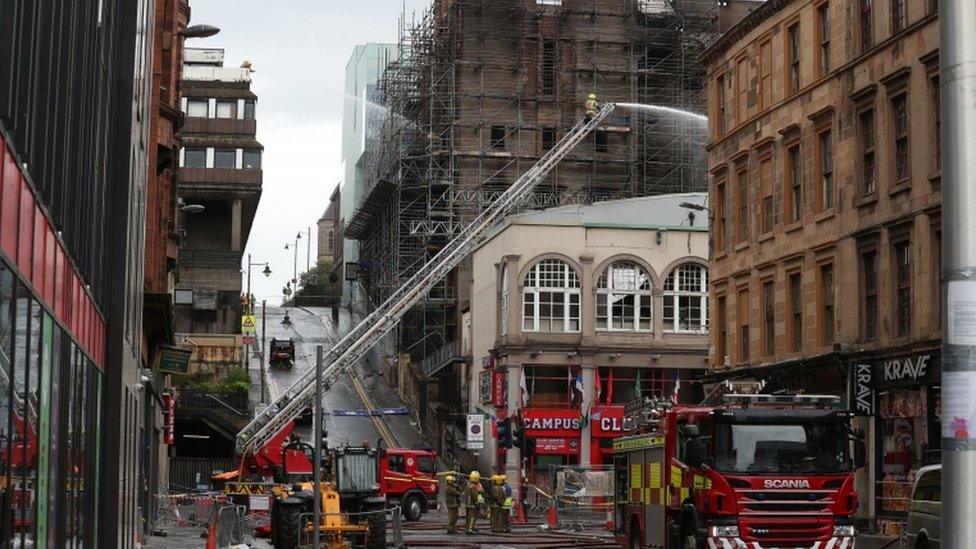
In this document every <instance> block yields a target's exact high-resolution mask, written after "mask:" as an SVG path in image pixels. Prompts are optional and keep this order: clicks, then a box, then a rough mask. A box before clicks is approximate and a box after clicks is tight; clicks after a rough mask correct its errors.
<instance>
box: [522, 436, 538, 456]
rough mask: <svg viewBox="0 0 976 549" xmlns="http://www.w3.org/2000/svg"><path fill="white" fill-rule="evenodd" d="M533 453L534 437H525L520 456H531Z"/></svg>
mask: <svg viewBox="0 0 976 549" xmlns="http://www.w3.org/2000/svg"><path fill="white" fill-rule="evenodd" d="M534 455H535V439H534V438H532V437H527V438H526V439H525V442H524V446H523V447H522V457H532V456H534Z"/></svg>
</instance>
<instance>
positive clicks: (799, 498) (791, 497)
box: [739, 490, 834, 515]
mask: <svg viewBox="0 0 976 549" xmlns="http://www.w3.org/2000/svg"><path fill="white" fill-rule="evenodd" d="M741 494H742V498H741V499H740V502H739V505H740V507H741V508H742V509H743V510H744V513H743V514H752V515H775V514H781V513H791V514H794V515H829V514H830V506H831V505H832V504H833V503H834V500H833V498H832V495H833V492H832V491H830V490H810V491H803V492H787V491H775V492H767V491H761V490H742V491H741Z"/></svg>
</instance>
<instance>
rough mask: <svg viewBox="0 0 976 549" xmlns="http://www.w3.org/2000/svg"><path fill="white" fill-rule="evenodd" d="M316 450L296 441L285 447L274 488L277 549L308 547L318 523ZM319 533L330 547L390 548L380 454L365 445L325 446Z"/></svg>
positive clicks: (273, 531)
mask: <svg viewBox="0 0 976 549" xmlns="http://www.w3.org/2000/svg"><path fill="white" fill-rule="evenodd" d="M312 456H313V449H312V446H311V445H309V444H307V443H305V442H303V441H301V439H300V438H299V437H297V436H293V437H291V438H290V439H289V440H288V441H287V442H286V443H285V444H284V445H283V446H282V464H283V468H282V470H281V477H280V479H279V482H281V483H280V484H277V485H275V486H273V487H272V488H271V493H272V496H273V499H272V504H271V540H272V544H273V545H274V546H275V547H276V548H277V549H294V548H296V547H299V546H300V545H306V544H308V543H309V540H310V539H311V537H312V531H313V530H314V528H315V525H314V524H313V520H314V519H313V516H314V515H313V512H314V510H313V505H314V497H315V496H314V494H315V492H314V486H313V484H312V482H313V480H312V474H313V471H312V469H311V468H310V467H308V465H310V464H311V462H312V459H313V457H312ZM323 456H324V457H323V463H322V471H323V476H324V479H323V480H324V482H322V483H320V485H319V494H320V496H319V497H320V502H321V503H320V506H319V509H321V520H320V522H319V524H318V529H319V532H320V536H321V538H322V539H323V540H324V541H325V542H326V544H327V546H328V547H336V548H338V547H349V546H350V543H352V544H354V545H355V546H356V547H364V548H366V549H378V548H382V547H386V499H385V498H384V497H383V496H382V495H381V494H380V490H379V481H378V478H379V477H378V475H379V470H380V469H379V457H378V456H379V452H378V451H377V450H376V449H373V448H369V447H368V446H366V445H363V446H343V447H337V448H331V449H329V448H325V449H324V451H323Z"/></svg>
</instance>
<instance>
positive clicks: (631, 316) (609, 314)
mask: <svg viewBox="0 0 976 549" xmlns="http://www.w3.org/2000/svg"><path fill="white" fill-rule="evenodd" d="M653 310H654V309H653V307H652V306H651V277H649V276H648V275H647V272H645V271H644V269H642V268H641V267H640V265H637V264H636V263H633V262H631V261H616V262H614V263H611V264H610V266H609V267H607V268H606V270H604V271H603V273H602V274H600V278H599V280H598V281H597V284H596V329H597V330H609V331H623V332H649V331H651V329H652V328H653V324H652V318H651V317H652V316H653V315H652V311H653Z"/></svg>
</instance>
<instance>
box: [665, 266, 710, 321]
mask: <svg viewBox="0 0 976 549" xmlns="http://www.w3.org/2000/svg"><path fill="white" fill-rule="evenodd" d="M664 329H665V330H666V331H669V332H704V331H706V330H708V269H707V268H705V267H704V266H702V265H699V264H697V263H683V264H681V265H678V266H677V267H676V268H675V269H674V270H673V271H671V274H670V275H668V278H667V279H666V280H665V281H664Z"/></svg>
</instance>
